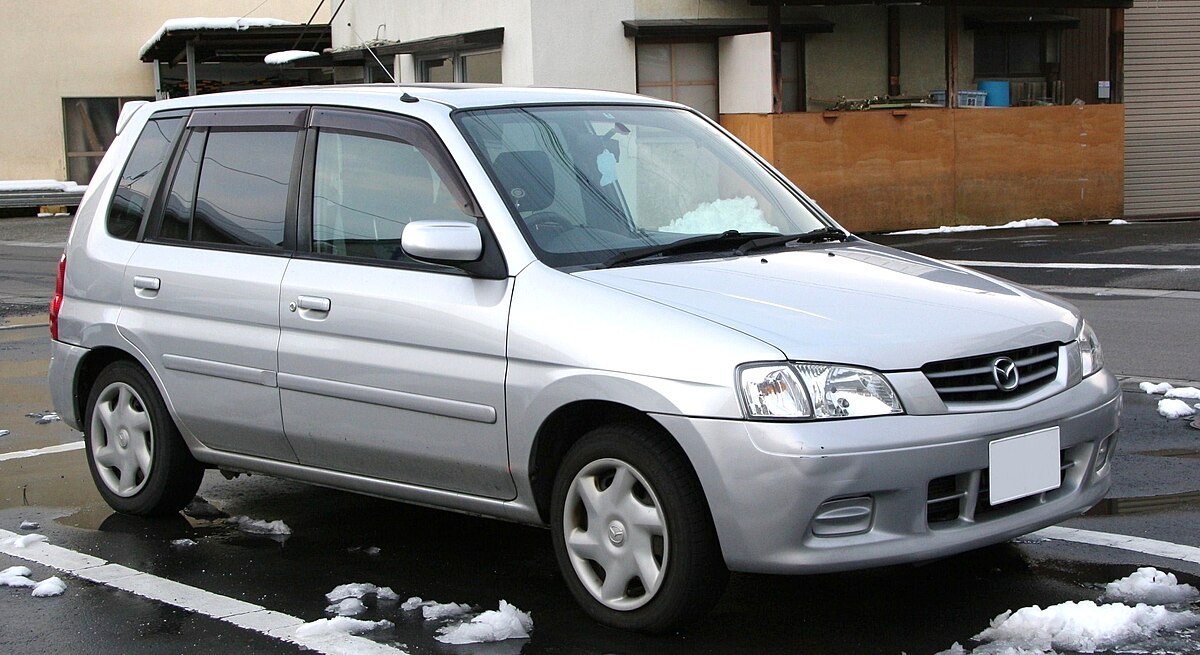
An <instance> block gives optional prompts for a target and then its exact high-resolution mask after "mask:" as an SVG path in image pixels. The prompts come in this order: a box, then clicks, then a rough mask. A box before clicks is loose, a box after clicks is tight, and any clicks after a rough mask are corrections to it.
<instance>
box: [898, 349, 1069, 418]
mask: <svg viewBox="0 0 1200 655" xmlns="http://www.w3.org/2000/svg"><path fill="white" fill-rule="evenodd" d="M1058 349H1059V345H1058V344H1057V343H1044V344H1042V345H1040V346H1031V347H1029V348H1021V349H1020V350H1012V351H1009V352H1001V353H992V354H990V355H978V356H975V357H963V358H962V359H948V360H945V361H941V362H931V363H929V364H926V365H925V366H922V367H921V372H922V373H924V374H925V377H926V378H927V379H928V380H929V383H930V384H932V385H933V388H934V389H936V390H937V392H938V396H940V397H941V399H942V401H943V402H946V403H962V402H988V401H997V400H1007V399H1009V398H1012V397H1013V396H1018V395H1021V394H1025V393H1029V392H1030V391H1033V390H1035V389H1039V388H1041V387H1044V386H1046V385H1047V384H1050V382H1052V381H1053V380H1054V378H1055V376H1057V375H1058ZM1000 357H1007V358H1009V359H1011V360H1013V362H1014V363H1015V364H1016V365H1017V373H1018V375H1017V378H1018V383H1017V387H1016V388H1015V389H1013V390H1011V391H1004V390H1002V389H1000V388H999V387H997V386H996V380H995V378H994V377H993V376H992V370H993V363H994V362H995V361H996V359H997V358H1000Z"/></svg>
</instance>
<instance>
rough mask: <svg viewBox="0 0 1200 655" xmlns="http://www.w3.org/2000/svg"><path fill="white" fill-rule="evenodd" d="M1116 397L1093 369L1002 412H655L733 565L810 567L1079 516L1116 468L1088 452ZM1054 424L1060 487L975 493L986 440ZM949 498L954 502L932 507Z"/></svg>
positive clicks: (943, 549)
mask: <svg viewBox="0 0 1200 655" xmlns="http://www.w3.org/2000/svg"><path fill="white" fill-rule="evenodd" d="M1120 406H1121V397H1120V389H1119V387H1118V386H1117V382H1116V380H1115V379H1114V378H1113V376H1112V375H1110V374H1108V373H1107V372H1101V373H1099V374H1096V375H1093V376H1091V377H1089V378H1087V379H1085V380H1084V381H1083V382H1081V383H1080V384H1078V385H1075V386H1074V387H1072V388H1070V389H1068V390H1066V391H1064V392H1062V393H1060V394H1057V395H1055V396H1053V397H1051V398H1047V399H1045V400H1043V401H1041V402H1039V403H1036V404H1034V405H1031V406H1029V407H1026V408H1023V409H1021V410H1015V411H1006V412H980V413H973V414H947V415H938V416H886V417H878V418H870V419H856V420H844V421H827V422H809V423H761V422H747V421H728V420H714V419H696V418H687V417H678V416H662V415H659V416H656V417H655V418H656V419H657V420H658V421H659V422H660V423H662V424H663V425H664V426H665V427H666V428H667V429H668V430H670V431H671V433H672V434H674V435H675V436H676V438H677V439H678V440H679V442H680V443H681V444H682V445H683V447H684V450H685V451H687V453H688V456H689V457H690V459H691V460H692V462H693V465H694V466H695V467H696V470H697V473H698V474H699V476H700V480H701V483H702V485H703V486H704V490H705V493H706V495H707V497H708V501H709V506H710V508H711V510H712V514H713V519H714V522H715V524H716V528H717V532H718V534H719V536H720V539H721V547H722V550H723V552H724V555H725V560H726V564H727V565H728V566H729V567H730V568H731V569H733V570H736V571H750V572H764V573H816V572H830V571H838V570H846V569H855V568H865V567H871V566H883V565H889V564H897V563H902V562H909V561H916V560H923V559H933V558H937V557H941V556H945V555H950V554H953V553H957V552H962V551H966V550H971V549H973V548H978V547H981V546H986V545H989V544H993V543H998V542H1001V541H1005V540H1007V539H1010V538H1012V537H1015V536H1018V535H1021V534H1025V533H1028V532H1031V531H1033V530H1037V529H1039V528H1042V527H1045V526H1047V525H1052V524H1055V523H1058V522H1060V521H1062V520H1064V519H1066V518H1069V517H1072V516H1075V515H1078V514H1079V513H1081V512H1083V511H1086V510H1087V509H1088V508H1090V507H1091V506H1092V505H1094V504H1096V503H1097V502H1098V501H1100V500H1101V499H1102V498H1103V497H1104V495H1105V493H1107V491H1108V488H1109V486H1110V484H1111V464H1109V463H1107V458H1105V461H1104V462H1099V461H1098V460H1097V457H1096V456H1097V452H1098V450H1099V445H1100V444H1101V442H1102V441H1103V440H1104V439H1106V438H1109V437H1110V436H1112V435H1114V433H1115V432H1116V431H1117V427H1118V418H1119V414H1120ZM1050 427H1057V428H1058V429H1059V435H1060V442H1059V445H1060V448H1061V456H1062V463H1063V465H1064V468H1063V472H1062V476H1061V478H1062V480H1061V484H1060V486H1059V487H1058V488H1057V489H1054V490H1051V491H1047V492H1043V493H1040V494H1036V495H1032V496H1029V497H1026V498H1022V499H1017V500H1013V501H1010V502H1008V503H1001V504H999V505H997V506H995V507H992V506H991V505H990V504H989V503H988V502H987V500H986V497H985V496H982V497H981V491H982V493H983V494H986V488H987V486H986V475H987V473H986V472H987V471H988V466H989V454H988V453H989V443H990V442H992V441H994V440H996V439H999V438H1004V437H1009V436H1013V435H1020V434H1025V433H1029V432H1033V431H1036V430H1041V429H1044V428H1050ZM1114 438H1115V437H1114ZM1112 444H1113V442H1112V441H1110V442H1109V444H1108V445H1109V447H1108V451H1107V452H1109V453H1111V452H1112ZM931 482H932V483H933V485H932V487H931ZM947 494H949V495H951V496H953V497H954V498H953V499H952V500H948V501H947V500H943V501H941V502H936V499H937V498H944V497H946V495H947ZM931 497H932V498H933V499H935V502H934V503H932V504H931V503H930V501H931ZM837 501H843V502H840V503H839V502H837ZM831 502H832V503H833V504H830V503H831Z"/></svg>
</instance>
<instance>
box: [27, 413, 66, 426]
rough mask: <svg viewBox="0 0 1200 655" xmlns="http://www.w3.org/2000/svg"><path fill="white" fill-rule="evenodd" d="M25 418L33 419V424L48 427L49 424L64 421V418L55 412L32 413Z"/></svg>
mask: <svg viewBox="0 0 1200 655" xmlns="http://www.w3.org/2000/svg"><path fill="white" fill-rule="evenodd" d="M25 418H31V419H33V422H34V423H35V424H37V425H46V424H47V423H54V422H55V421H61V420H62V418H61V417H60V416H59V415H58V414H56V413H54V412H30V413H29V414H26V415H25Z"/></svg>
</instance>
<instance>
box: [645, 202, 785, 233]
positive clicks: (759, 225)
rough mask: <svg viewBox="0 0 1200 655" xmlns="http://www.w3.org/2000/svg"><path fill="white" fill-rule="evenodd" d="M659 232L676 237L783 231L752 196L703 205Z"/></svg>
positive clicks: (704, 203) (703, 203)
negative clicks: (766, 215) (677, 235)
mask: <svg viewBox="0 0 1200 655" xmlns="http://www.w3.org/2000/svg"><path fill="white" fill-rule="evenodd" d="M659 229H660V231H662V232H671V233H675V234H720V233H722V232H725V231H726V230H737V231H739V232H775V233H778V232H779V228H777V227H775V226H774V225H771V224H770V223H768V222H767V219H766V217H765V216H764V215H763V212H762V210H761V209H759V208H758V200H756V199H754V198H751V197H750V196H743V197H741V198H724V199H721V200H714V201H712V202H702V203H700V205H699V206H698V207H696V208H695V209H693V210H692V211H690V212H688V213H686V214H684V215H683V216H681V217H679V218H677V219H675V220H673V221H671V222H670V223H669V224H668V225H667V226H666V227H663V228H659Z"/></svg>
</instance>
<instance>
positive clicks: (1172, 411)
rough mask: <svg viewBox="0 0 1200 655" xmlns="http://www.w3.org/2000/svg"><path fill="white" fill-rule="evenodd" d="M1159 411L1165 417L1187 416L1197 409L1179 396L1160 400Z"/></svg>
mask: <svg viewBox="0 0 1200 655" xmlns="http://www.w3.org/2000/svg"><path fill="white" fill-rule="evenodd" d="M1158 413H1159V415H1160V416H1162V417H1164V418H1185V417H1188V416H1192V415H1194V414H1195V413H1196V409H1195V408H1194V407H1192V406H1191V405H1188V404H1187V403H1186V402H1184V401H1182V400H1179V399H1178V398H1164V399H1162V400H1160V401H1158Z"/></svg>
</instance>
